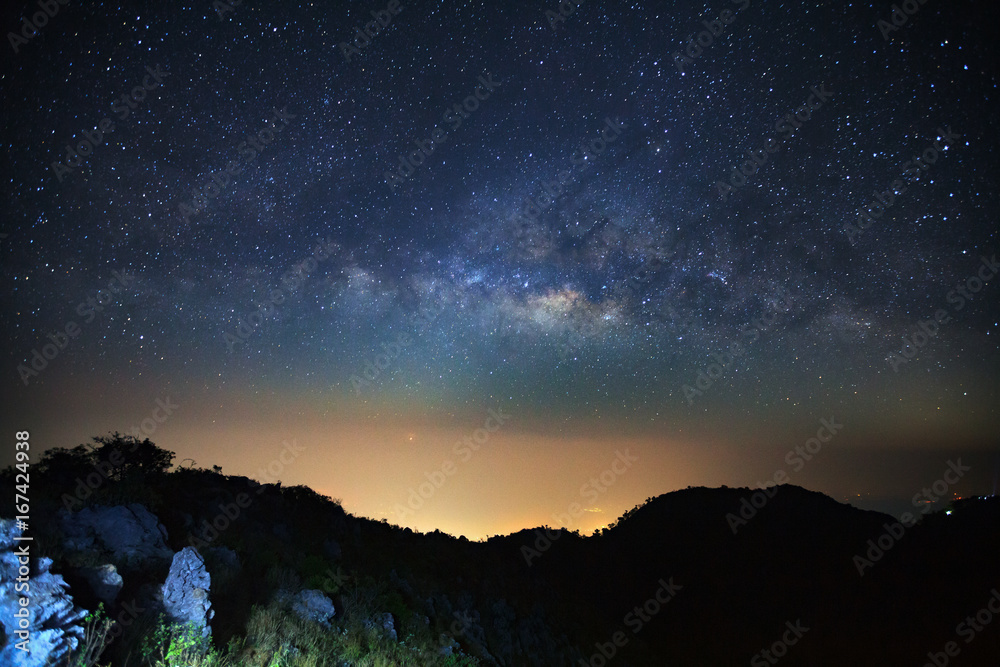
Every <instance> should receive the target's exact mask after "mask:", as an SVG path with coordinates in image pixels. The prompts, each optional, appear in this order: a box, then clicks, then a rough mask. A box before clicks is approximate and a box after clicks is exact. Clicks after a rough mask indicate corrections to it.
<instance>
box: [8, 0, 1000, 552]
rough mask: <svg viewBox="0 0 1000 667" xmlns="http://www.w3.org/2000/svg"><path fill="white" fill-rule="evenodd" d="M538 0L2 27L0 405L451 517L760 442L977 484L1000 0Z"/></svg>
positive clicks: (987, 463) (866, 488)
mask: <svg viewBox="0 0 1000 667" xmlns="http://www.w3.org/2000/svg"><path fill="white" fill-rule="evenodd" d="M26 7H27V8H26V9H25V10H24V11H25V12H26V13H25V14H22V13H18V12H12V11H6V12H5V13H4V14H3V16H2V18H3V23H2V27H3V28H4V32H5V34H6V33H7V32H8V31H13V32H14V33H15V34H19V32H20V30H21V29H23V26H24V22H23V21H22V20H21V19H22V16H27V17H32V16H34V15H35V12H37V11H38V8H37V6H35V5H30V6H26ZM553 10H555V11H558V5H557V4H556V3H554V2H551V3H545V2H538V3H535V2H523V3H521V2H519V3H514V4H511V5H504V6H501V7H497V6H492V5H489V4H486V3H472V4H463V5H459V6H452V5H446V4H443V3H434V2H428V3H412V4H409V3H406V2H402V3H400V2H394V3H385V4H380V3H378V2H365V3H363V2H350V3H337V4H336V5H334V4H322V3H319V4H317V3H313V4H308V3H306V4H301V5H300V4H292V5H288V6H281V7H273V6H265V5H261V4H258V3H252V2H250V1H249V0H246V1H244V2H243V3H242V4H240V5H239V6H231V7H230V6H228V5H224V4H222V3H215V4H214V5H213V4H212V3H209V2H203V3H197V4H194V5H192V4H181V5H177V6H174V7H171V8H164V9H147V8H142V9H136V8H125V7H120V6H117V5H113V4H108V3H96V4H93V5H88V6H76V5H75V4H71V5H65V6H62V5H60V6H59V9H58V11H57V12H56V13H55V14H54V15H53V16H52V17H51V18H48V19H47V22H46V25H44V26H41V27H40V28H37V33H38V34H37V35H35V36H32V37H31V38H30V39H26V38H21V39H20V40H19V39H11V38H10V37H9V36H8V38H7V44H5V45H4V48H6V49H7V51H6V53H5V54H4V55H3V68H4V69H3V70H2V79H0V94H2V95H3V97H4V107H3V108H4V110H5V111H4V120H5V122H4V127H3V133H4V135H5V136H4V144H5V145H6V146H7V150H6V151H5V155H4V156H3V157H2V158H0V160H2V162H0V165H2V166H0V182H2V183H3V187H4V190H5V191H6V192H5V194H6V198H5V199H6V202H7V204H8V205H7V206H6V207H5V215H4V221H3V229H0V232H2V233H4V234H6V236H5V237H4V238H2V240H0V261H2V279H3V281H4V283H5V285H6V288H5V294H7V295H8V296H7V299H6V301H5V306H4V308H3V327H4V331H5V334H6V340H7V341H8V345H7V347H6V361H5V362H4V372H3V376H2V378H3V379H2V380H0V382H2V383H3V386H4V395H5V396H7V397H8V398H7V399H6V400H5V401H4V406H3V409H2V414H0V424H2V425H3V428H4V429H5V432H7V433H12V432H14V431H16V430H29V431H30V432H31V434H32V440H33V444H32V446H33V450H34V451H35V453H36V455H37V454H38V453H40V452H41V451H43V450H44V449H46V448H48V447H71V446H74V445H76V444H80V443H83V442H86V441H88V440H89V439H90V438H91V437H92V436H95V435H102V434H106V433H107V432H109V431H115V430H117V431H120V432H123V433H126V434H133V433H136V434H139V435H140V436H141V437H149V438H150V439H152V440H153V441H154V442H156V443H157V444H158V445H159V446H161V447H164V448H167V449H169V450H172V451H175V452H176V453H177V462H178V463H181V462H183V461H185V460H186V459H191V460H193V461H194V462H195V464H196V465H199V466H203V467H210V466H212V465H220V466H222V468H223V471H224V472H225V473H227V474H239V475H247V476H250V477H255V478H257V479H261V480H264V479H265V478H267V479H268V481H271V480H274V479H280V480H281V481H282V483H284V484H286V485H291V484H307V485H309V486H311V487H313V488H315V489H316V490H318V491H320V492H321V493H324V494H327V495H330V496H332V497H336V498H340V499H342V500H343V504H344V506H345V508H346V509H347V510H348V511H351V512H353V513H356V514H359V515H363V516H370V517H374V518H376V519H381V518H385V519H387V520H388V521H390V522H392V523H398V524H400V525H409V526H412V527H414V528H418V529H420V530H424V531H428V530H433V529H441V530H443V531H446V532H449V533H453V534H464V535H466V536H467V537H470V538H481V537H485V536H487V535H494V534H502V533H507V532H512V531H515V530H518V529H520V528H525V527H531V526H535V525H539V524H549V525H557V521H558V519H557V517H556V516H555V515H556V514H557V513H565V512H566V511H567V508H568V507H570V506H571V505H572V504H573V503H579V504H580V505H581V507H583V508H584V509H585V511H584V512H583V514H582V516H580V517H579V518H575V519H573V521H572V523H571V525H569V527H570V528H579V529H580V530H581V531H583V532H586V533H589V532H591V531H592V530H593V529H594V528H597V527H600V526H603V525H607V524H608V523H610V522H612V521H614V520H615V519H616V518H617V517H618V516H619V515H620V514H621V513H622V512H624V511H625V510H628V509H630V508H631V507H632V506H634V505H636V504H638V503H641V502H643V501H644V500H645V499H646V498H648V497H650V496H655V495H659V494H661V493H666V492H669V491H672V490H675V489H679V488H684V487H687V486H702V485H704V486H721V485H728V486H756V485H757V484H758V483H761V482H765V481H767V480H770V479H773V477H774V475H775V473H776V472H777V471H779V470H785V471H786V472H787V473H788V475H789V477H790V481H791V483H794V484H798V485H801V486H805V487H807V488H810V489H814V490H817V491H822V492H824V493H828V494H830V495H831V496H833V497H834V498H836V499H838V500H845V501H851V502H854V503H855V504H858V505H859V506H862V507H873V508H878V509H884V510H887V511H901V510H902V509H905V508H906V507H907V506H912V497H913V496H914V494H916V493H918V492H920V491H921V489H922V488H924V487H927V486H928V485H930V484H932V483H933V482H934V481H935V480H937V479H939V478H940V477H941V475H942V474H943V472H944V471H945V470H947V468H948V461H949V460H955V459H956V458H957V457H961V458H962V460H963V462H964V463H965V465H971V467H972V470H971V471H969V473H968V474H967V475H966V476H965V477H963V479H962V481H961V482H960V483H959V484H958V485H957V486H956V487H955V489H954V490H950V491H949V493H951V494H954V493H957V494H958V495H963V494H964V495H968V494H985V493H992V492H995V491H996V485H997V475H998V470H1000V445H998V442H1000V441H998V437H997V426H998V414H997V405H998V397H1000V396H998V391H997V387H996V380H997V378H998V377H1000V354H998V351H1000V350H998V335H1000V328H998V327H1000V324H998V321H1000V312H998V307H997V304H998V303H1000V291H998V290H1000V288H998V285H997V281H996V279H995V273H996V272H997V270H998V267H997V265H996V259H995V258H996V255H997V253H998V251H1000V239H998V238H997V236H998V235H997V218H996V212H997V210H998V207H997V196H998V193H997V187H996V185H997V182H998V177H1000V170H998V166H1000V165H998V159H997V152H996V151H997V145H998V142H997V137H996V128H998V127H1000V122H998V121H1000V118H998V111H997V108H998V107H997V104H996V102H997V74H996V68H995V65H994V63H995V62H996V61H997V55H998V54H997V48H996V46H995V42H996V40H995V39H993V37H992V33H991V32H990V30H991V28H990V26H995V25H996V19H997V18H998V17H997V16H996V14H997V12H996V10H995V9H993V8H990V7H989V6H988V5H987V4H985V3H982V2H957V3H953V4H949V5H944V4H941V3H927V4H924V5H918V9H917V10H916V11H915V12H914V13H913V14H912V15H909V16H907V17H906V21H905V22H903V23H901V24H900V25H899V26H898V29H893V28H897V26H895V25H893V24H892V13H893V9H892V6H891V5H885V6H883V4H882V3H875V4H859V3H848V4H846V5H843V6H836V7H833V6H827V5H826V4H825V3H818V4H811V3H807V4H805V5H794V6H791V5H786V4H783V3H775V2H754V1H751V0H738V1H736V2H719V3H716V4H714V5H703V4H699V3H691V2H678V3H675V4H672V5H670V6H664V5H661V4H654V3H647V4H645V5H643V4H627V3H618V2H612V3H597V4H591V3H584V4H581V5H580V6H579V7H578V8H576V9H575V10H574V11H572V12H570V13H568V14H567V15H565V16H559V15H558V14H557V15H556V16H559V18H558V19H553V15H552V14H547V13H546V12H551V11H553ZM723 10H725V11H726V12H732V13H723ZM560 19H564V20H560ZM896 20H897V23H899V22H900V21H902V19H901V18H899V17H897V19H896ZM880 22H882V23H880ZM886 26H891V27H886ZM25 30H26V32H27V33H30V32H31V31H30V30H27V29H25ZM366 30H367V31H368V32H369V34H368V35H365V34H364V31H366ZM713 32H717V33H718V34H717V35H713V34H712V33H713ZM699 33H701V34H699ZM689 36H690V37H691V38H693V39H694V40H695V41H692V42H690V43H689V42H688V41H687V40H688V39H689ZM698 40H700V42H699V41H698ZM22 42H23V43H22ZM696 47H697V48H696ZM740 169H742V172H741V171H740ZM861 211H866V212H865V213H863V214H861V213H859V212H861ZM158 401H159V403H158ZM490 411H494V413H495V414H497V415H500V416H501V417H502V418H497V417H496V416H494V417H492V418H491V412H490ZM488 418H491V419H492V421H489V422H488V421H487V420H488ZM821 420H826V422H827V423H828V424H829V423H835V424H837V425H842V427H841V428H836V429H833V430H834V431H835V432H834V433H833V434H832V437H831V438H830V439H829V440H828V441H826V442H824V443H822V447H821V448H819V449H816V451H815V453H813V454H809V451H808V447H809V446H810V445H808V442H809V439H810V438H814V437H816V436H817V431H818V430H819V429H820V427H821V426H823V422H822V421H821ZM500 422H502V423H500ZM133 429H135V430H133ZM488 429H489V430H488ZM829 432H830V431H829V430H828V431H824V433H829ZM824 437H826V436H824ZM466 438H468V439H470V440H469V441H468V442H466V441H465V439H466ZM293 442H294V448H293V449H289V447H288V446H286V445H285V444H283V443H293ZM819 442H820V441H819V439H817V440H816V443H819ZM470 443H471V444H470ZM473 444H475V445H476V446H477V447H478V448H477V449H474V448H473V447H472V445H473ZM811 446H812V447H813V448H814V449H815V448H816V445H815V444H813V445H811ZM796 447H799V448H803V447H806V448H807V449H806V450H805V451H806V453H807V454H808V455H809V456H810V457H811V458H809V459H808V460H807V459H806V458H805V457H804V456H803V455H802V453H801V451H799V452H796ZM293 451H294V457H293V456H292V455H291V453H289V452H293ZM283 453H284V459H285V460H284V462H282V460H281V457H282V455H283ZM12 461H13V448H12V447H11V448H9V449H7V450H4V451H3V452H2V457H0V463H2V464H6V463H9V462H12ZM616 461H617V462H618V463H617V464H616V463H615V462H616ZM187 464H188V465H190V464H191V463H190V461H188V463H187ZM800 464H801V465H800ZM269 470H270V471H271V472H269ZM274 471H277V472H274ZM602 474H603V481H602ZM435 481H440V482H441V484H439V485H436V484H435ZM608 482H610V483H608ZM421 485H424V486H423V490H424V491H425V493H424V494H423V497H421V493H420V489H421ZM427 485H430V486H427ZM431 487H433V488H431ZM429 488H430V489H431V491H430V492H427V491H428V489H429ZM414 494H416V495H414ZM414 506H417V507H414Z"/></svg>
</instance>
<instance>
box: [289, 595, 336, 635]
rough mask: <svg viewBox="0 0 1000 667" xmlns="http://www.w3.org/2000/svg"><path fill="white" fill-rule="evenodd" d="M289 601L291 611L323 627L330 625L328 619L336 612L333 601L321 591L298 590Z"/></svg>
mask: <svg viewBox="0 0 1000 667" xmlns="http://www.w3.org/2000/svg"><path fill="white" fill-rule="evenodd" d="M290 602H291V607H292V611H293V612H295V613H296V614H297V615H298V616H299V617H300V618H303V619H305V620H308V621H315V622H317V623H319V624H320V625H322V626H323V627H324V628H330V627H331V624H330V619H332V618H333V617H334V615H335V614H336V613H337V610H336V609H335V608H334V606H333V602H332V601H331V600H330V598H328V597H327V596H326V595H324V594H323V591H318V590H305V591H299V593H298V594H296V595H295V596H294V597H292V598H291V600H290Z"/></svg>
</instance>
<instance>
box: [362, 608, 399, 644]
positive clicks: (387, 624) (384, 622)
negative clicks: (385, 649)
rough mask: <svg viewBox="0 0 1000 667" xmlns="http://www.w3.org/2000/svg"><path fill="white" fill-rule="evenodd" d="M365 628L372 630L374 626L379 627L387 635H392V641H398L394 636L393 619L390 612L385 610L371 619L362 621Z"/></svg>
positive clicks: (394, 625) (394, 626)
mask: <svg viewBox="0 0 1000 667" xmlns="http://www.w3.org/2000/svg"><path fill="white" fill-rule="evenodd" d="M363 625H364V626H365V628H366V629H368V630H373V629H374V628H381V629H382V630H384V631H385V633H386V634H387V635H389V636H390V637H392V639H393V641H398V638H397V636H396V624H395V622H394V621H393V618H392V614H390V613H388V612H386V613H384V614H380V615H378V616H376V617H375V620H373V621H365V622H364V623H363Z"/></svg>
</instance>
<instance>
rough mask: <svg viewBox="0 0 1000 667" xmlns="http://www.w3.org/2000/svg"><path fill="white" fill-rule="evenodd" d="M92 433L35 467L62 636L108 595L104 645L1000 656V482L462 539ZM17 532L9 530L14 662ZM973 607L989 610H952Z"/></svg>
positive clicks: (740, 497) (331, 654)
mask: <svg viewBox="0 0 1000 667" xmlns="http://www.w3.org/2000/svg"><path fill="white" fill-rule="evenodd" d="M95 441H96V442H98V444H100V445H101V446H100V447H96V448H91V449H86V448H83V449H81V448H77V449H76V450H69V451H67V450H53V452H50V453H48V454H47V455H46V458H45V459H43V461H41V462H40V463H39V464H38V465H35V466H33V468H32V477H31V481H32V494H33V498H32V507H31V513H32V520H31V525H30V530H29V532H28V534H29V535H32V536H34V538H35V539H34V542H33V546H32V549H33V550H34V551H33V552H32V553H33V556H34V557H35V563H34V565H33V567H34V568H35V569H34V570H33V576H34V577H36V578H37V580H38V581H42V580H43V579H44V577H46V576H51V575H47V574H44V573H42V572H40V571H39V567H40V566H39V562H38V560H37V559H38V557H40V556H41V557H49V558H51V559H52V564H51V566H50V567H48V568H45V567H41V569H48V570H50V572H51V573H53V574H56V575H61V576H62V577H64V578H65V581H66V582H67V583H68V584H69V589H68V594H69V595H71V596H72V605H70V606H71V607H72V606H75V607H77V608H78V609H77V613H76V614H75V615H74V614H70V613H68V612H67V613H64V614H63V617H64V618H68V619H70V621H69V622H66V623H65V624H64V625H63V626H59V627H60V628H61V632H62V634H61V635H59V636H60V637H61V638H62V640H65V642H66V643H67V645H70V644H73V643H74V640H73V637H82V636H83V635H85V634H88V633H86V632H85V631H84V630H83V629H74V628H78V627H81V628H82V625H83V623H82V622H80V621H77V620H74V619H76V618H77V617H79V616H81V615H82V613H83V612H82V611H81V608H82V609H86V610H89V611H94V610H96V609H97V606H98V604H99V603H100V602H101V599H104V601H105V603H104V608H105V611H106V614H107V616H110V617H111V618H117V619H120V620H121V621H122V622H121V623H120V624H119V627H116V628H114V629H113V632H112V636H111V637H109V639H110V640H111V641H109V642H108V646H107V648H106V649H105V650H104V651H103V654H102V655H100V657H99V658H98V659H97V660H96V664H100V665H105V664H112V665H126V664H129V665H139V664H164V665H165V664H170V665H179V664H181V663H183V664H202V665H204V664H241V665H242V664H246V665H262V666H264V665H272V664H287V665H321V664H326V665H393V664H396V665H473V664H480V665H585V664H586V665H595V666H600V665H603V664H615V665H634V666H639V665H736V664H751V665H767V664H775V663H776V662H777V661H778V659H779V658H780V661H781V664H782V665H831V666H832V665H845V664H850V665H889V664H917V665H919V664H923V663H924V662H926V661H927V660H929V659H930V658H929V657H928V653H929V652H930V653H932V654H934V653H938V652H942V651H944V650H946V648H945V647H946V645H948V642H955V648H956V649H957V650H958V654H957V657H949V660H950V662H949V663H948V664H956V665H996V664H1000V615H998V614H997V613H994V612H992V611H989V607H988V604H990V603H991V600H993V599H994V597H995V598H996V601H995V602H993V603H992V604H993V605H994V608H995V609H997V610H998V612H1000V593H997V592H996V591H997V587H998V586H1000V559H998V558H997V554H998V553H1000V521H998V520H1000V498H996V497H991V498H987V499H969V500H966V501H961V502H959V503H956V504H955V506H954V507H953V508H952V511H951V513H950V514H949V515H946V514H945V513H943V512H939V513H933V514H929V515H927V516H924V517H921V518H922V521H920V522H919V523H915V524H914V523H913V522H910V525H904V524H903V523H899V522H897V521H896V519H894V518H893V517H890V516H887V515H883V514H880V513H877V512H870V511H863V510H859V509H856V508H854V507H851V506H849V505H844V504H841V503H838V502H836V501H834V500H832V499H830V498H828V497H827V496H824V495H822V494H819V493H815V492H812V491H808V490H806V489H803V488H800V487H796V486H787V485H786V486H781V487H776V488H772V489H771V490H769V492H768V493H765V492H764V491H759V490H757V491H755V490H752V489H736V488H725V487H724V488H720V489H707V488H689V489H686V490H681V491H675V492H672V493H667V494H664V495H661V496H659V497H656V498H651V499H649V500H648V501H647V502H646V503H644V504H642V505H641V506H637V507H636V508H635V509H633V510H631V511H629V512H628V513H626V514H625V515H624V516H623V517H622V518H621V519H620V520H619V521H618V522H617V523H616V524H615V525H613V526H612V527H611V528H609V529H607V530H605V531H603V532H602V533H601V534H597V535H594V536H589V537H584V536H581V535H579V534H577V533H571V532H567V531H562V530H556V529H551V528H548V527H541V528H537V529H529V530H524V531H521V532H519V533H516V534H512V535H506V536H501V537H494V538H491V539H489V540H488V541H485V542H469V541H468V540H465V539H462V538H455V537H452V536H449V535H446V534H443V533H440V532H434V533H430V534H419V533H415V532H413V531H411V530H410V529H408V528H399V527H396V526H392V525H389V524H387V523H386V522H384V521H383V522H378V521H373V520H370V519H365V518H361V517H355V516H352V515H350V514H348V513H347V512H345V511H344V510H343V509H342V507H341V506H340V505H339V503H337V502H335V501H333V500H331V499H329V498H325V497H322V496H320V495H318V494H316V493H315V492H313V491H312V490H310V489H308V488H305V487H282V486H280V485H272V484H268V485H261V484H259V483H258V482H256V481H254V480H251V479H248V478H245V477H238V476H228V475H224V474H222V473H221V471H219V470H218V469H216V470H214V471H213V470H203V469H184V468H181V469H173V470H172V471H169V470H170V469H169V466H170V462H171V460H172V454H171V453H169V452H163V451H162V450H159V449H157V448H155V446H154V445H152V443H149V441H148V440H147V441H145V444H142V443H140V444H142V447H139V448H137V451H136V452H133V453H132V458H131V459H129V460H128V463H122V462H121V461H119V460H117V459H116V457H114V456H113V454H114V453H115V452H116V451H118V450H116V449H115V448H116V447H117V448H119V449H120V448H122V447H124V446H126V445H128V446H129V447H130V448H131V447H132V446H134V445H135V444H136V442H134V441H129V440H128V439H127V438H120V437H119V438H118V439H117V440H115V439H114V438H106V439H104V440H97V439H95ZM140 455H141V456H140ZM102 461H103V462H109V461H111V462H112V463H114V462H117V463H118V465H101V463H102ZM95 470H99V471H100V483H99V484H96V488H90V486H88V484H87V481H86V480H87V479H88V476H91V477H90V478H91V480H93V479H95V478H93V477H92V475H93V473H94V471H95ZM10 473H11V471H10V470H8V471H5V472H4V474H3V475H2V476H0V487H2V490H0V492H2V493H3V494H7V495H5V497H13V495H14V488H13V481H14V480H13V478H12V476H11V474H10ZM80 480H83V486H82V487H81V486H80V484H79V482H80ZM81 489H82V491H78V490H81ZM744 501H746V502H744ZM754 504H756V505H758V506H759V507H754ZM751 510H753V513H751ZM741 512H742V514H741ZM914 513H915V514H917V512H916V510H915V511H914ZM16 534H17V531H16V529H14V528H13V526H12V524H10V523H4V524H3V530H0V535H2V536H3V537H4V539H3V540H0V549H2V550H3V551H4V552H5V553H4V556H3V559H0V563H7V564H8V565H7V566H5V567H0V621H2V622H3V623H4V626H5V630H6V633H7V636H6V646H5V648H4V649H3V653H0V656H6V659H8V660H12V659H13V658H11V656H18V654H17V653H13V652H12V651H13V650H14V649H12V645H13V643H14V642H15V641H16V637H15V635H14V632H13V630H14V625H13V623H14V621H13V620H12V618H11V617H10V616H9V614H10V613H12V612H13V610H14V609H16V607H15V606H14V605H15V597H14V595H13V593H12V590H13V581H12V573H13V572H16V566H10V563H11V562H12V560H11V553H10V552H11V551H12V549H13V544H14V543H13V541H12V540H11V539H10V536H12V535H16ZM880 540H881V547H880V546H879V541H880ZM869 541H871V542H869ZM186 548H187V549H186ZM182 554H183V555H182ZM202 559H203V561H204V565H203V566H202V565H201V561H202ZM181 561H183V567H182V566H181V565H180V564H179V563H180V562H181ZM10 567H13V570H11V569H10ZM184 568H187V569H184ZM202 569H203V570H204V573H205V574H202V573H201V572H202ZM181 570H184V571H183V572H182V571H181ZM185 577H187V578H185ZM191 577H194V578H196V579H197V578H198V577H201V579H198V581H202V582H203V583H200V584H197V585H194V584H191V583H190V582H191V581H192V580H193V579H191ZM209 579H210V583H207V582H208V580H209ZM95 582H96V583H95ZM164 582H167V583H168V586H167V589H166V591H164V589H162V588H161V586H162V585H163V584H164ZM185 582H186V583H185ZM185 586H187V588H185ZM201 590H203V591H204V593H200V592H199V591H201ZM304 590H306V591H317V593H308V594H303V593H302V591H304ZM192 591H193V592H192ZM320 594H321V595H320ZM175 598H176V599H180V600H182V601H183V602H182V603H181V604H180V605H179V606H178V605H177V604H174V602H173V600H174V599H175ZM192 601H194V602H192ZM329 603H332V607H329ZM303 606H304V607H305V608H306V609H305V611H303ZM178 608H181V609H183V610H184V614H188V616H185V617H184V618H188V619H190V620H192V621H193V622H194V627H195V629H196V630H197V632H196V633H195V634H198V635H199V637H200V636H201V635H200V634H199V633H202V632H204V633H205V634H208V630H207V629H204V630H203V628H204V627H205V623H206V622H207V627H208V628H210V639H206V640H204V641H205V643H203V644H202V643H201V640H200V639H199V640H198V641H196V642H194V644H200V646H194V648H192V649H191V651H190V654H189V655H187V656H179V655H178V654H177V653H176V652H175V654H174V656H173V657H170V656H169V655H164V654H169V650H164V648H169V644H170V642H171V639H170V638H171V636H173V637H174V643H175V645H176V644H177V634H176V632H174V634H173V635H171V632H172V631H171V630H170V627H171V626H170V623H169V618H167V619H160V620H158V614H160V613H164V612H165V611H170V610H173V613H174V614H175V618H176V613H177V612H176V610H177V609H178ZM293 608H295V609H297V610H298V611H293ZM324 610H325V611H324ZM333 610H335V611H333ZM980 610H986V611H985V613H984V614H980V617H979V625H978V626H977V627H980V629H979V630H974V629H972V628H973V626H971V625H965V626H961V625H960V624H961V623H963V619H966V618H967V617H970V616H971V617H973V623H976V621H975V617H976V614H977V612H980ZM331 611H332V613H331ZM199 614H200V617H199ZM987 615H989V616H990V619H991V621H992V622H991V623H984V622H983V621H984V620H985V619H986V616H987ZM168 616H169V614H168ZM994 617H995V620H994ZM309 619H311V620H309ZM199 621H200V625H199ZM56 626H58V623H56V621H52V622H50V623H49V624H48V626H46V627H47V628H48V629H49V630H51V629H52V628H53V627H56ZM158 627H159V628H160V638H161V639H162V640H163V642H162V644H163V646H161V647H159V649H157V647H156V646H155V645H154V646H149V644H150V641H149V639H150V638H151V637H154V636H155V635H156V632H157V628H158ZM969 633H971V638H970V634H969ZM93 635H94V632H93V631H91V632H90V633H89V636H90V637H93ZM118 635H120V636H118ZM967 639H968V641H967ZM144 641H145V642H146V644H147V649H148V650H146V651H145V652H144V650H143V642H144ZM83 643H84V644H86V642H83ZM154 644H155V642H154ZM209 645H211V646H212V647H214V649H213V651H212V652H209V653H208V654H207V655H203V653H204V650H205V649H207V648H208V647H209ZM175 648H176V646H175ZM764 650H768V651H769V653H768V654H764V653H762V651H764ZM79 654H80V651H79V649H77V657H78V658H79ZM144 655H145V657H144ZM941 655H944V656H945V657H948V656H947V655H945V654H943V653H942V654H941ZM157 656H159V658H157ZM192 656H194V657H192ZM197 656H202V657H197ZM18 657H19V658H20V657H23V656H18ZM91 657H95V656H91ZM0 659H3V658H0ZM63 659H64V658H63ZM213 660H214V662H212V661H213ZM82 664H92V663H91V662H89V661H88V660H86V659H84V660H83V661H82Z"/></svg>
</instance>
